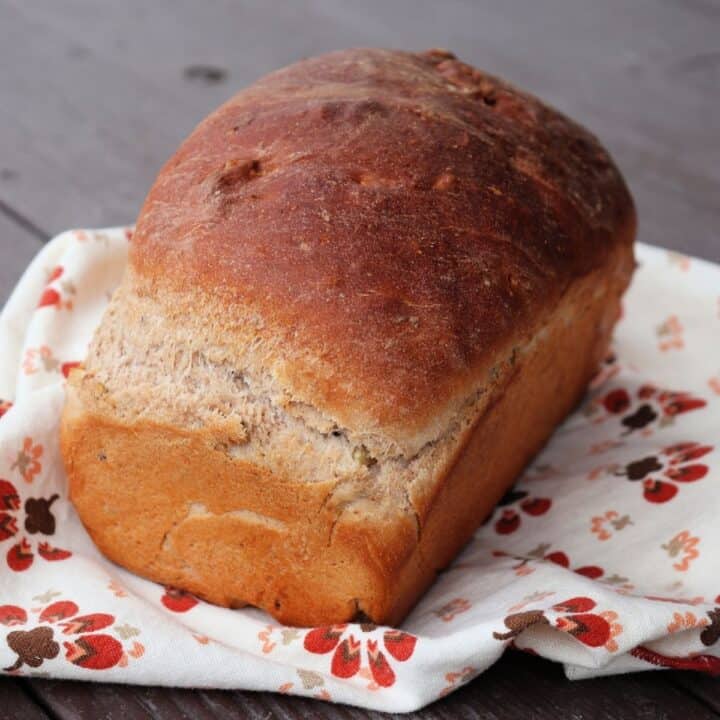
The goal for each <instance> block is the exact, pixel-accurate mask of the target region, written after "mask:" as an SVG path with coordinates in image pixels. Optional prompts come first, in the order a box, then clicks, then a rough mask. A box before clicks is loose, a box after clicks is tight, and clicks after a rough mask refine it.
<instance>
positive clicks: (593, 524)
mask: <svg viewBox="0 0 720 720" xmlns="http://www.w3.org/2000/svg"><path fill="white" fill-rule="evenodd" d="M633 524H634V523H633V521H632V520H631V519H630V516H629V515H623V516H622V517H621V516H620V514H619V513H618V512H616V511H615V510H607V511H606V512H605V513H604V514H603V515H595V516H593V517H592V518H591V520H590V532H591V533H592V534H593V535H597V539H598V540H600V542H603V541H605V540H609V539H610V538H611V537H612V536H613V533H612V531H611V530H610V528H609V527H608V525H609V526H610V527H612V528H613V529H614V530H616V531H618V532H619V531H620V530H624V529H625V528H626V527H627V526H628V525H633Z"/></svg>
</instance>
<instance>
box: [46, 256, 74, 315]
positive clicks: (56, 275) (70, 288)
mask: <svg viewBox="0 0 720 720" xmlns="http://www.w3.org/2000/svg"><path fill="white" fill-rule="evenodd" d="M63 272H64V270H63V268H62V267H61V266H59V265H58V267H56V268H55V269H54V270H53V271H52V272H51V273H50V276H49V277H48V281H47V287H46V288H45V290H43V293H42V295H41V296H40V301H39V302H38V309H40V308H44V307H54V308H55V309H56V310H62V309H63V308H66V309H68V310H72V306H73V303H72V300H67V301H65V302H63V299H62V294H61V292H60V291H61V290H62V292H64V293H67V294H68V295H74V294H75V292H76V290H75V286H74V285H73V284H72V283H71V282H62V283H60V284H59V289H58V283H57V282H56V281H57V280H59V279H60V278H61V277H62V274H63ZM53 284H55V287H51V285H53Z"/></svg>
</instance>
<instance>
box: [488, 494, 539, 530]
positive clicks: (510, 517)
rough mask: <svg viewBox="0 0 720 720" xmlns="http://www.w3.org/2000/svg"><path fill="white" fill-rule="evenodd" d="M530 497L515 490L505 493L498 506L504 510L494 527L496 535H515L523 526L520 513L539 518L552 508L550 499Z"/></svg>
mask: <svg viewBox="0 0 720 720" xmlns="http://www.w3.org/2000/svg"><path fill="white" fill-rule="evenodd" d="M528 495H529V494H528V493H527V492H526V491H524V490H515V489H514V488H513V489H511V490H510V491H508V492H507V493H505V495H504V496H503V498H502V499H501V500H500V502H499V503H498V505H497V506H498V507H499V508H504V509H503V510H502V511H501V513H500V517H499V518H498V519H497V520H496V521H495V525H494V526H493V527H494V528H495V532H496V533H499V534H500V535H509V534H510V533H514V532H515V531H516V530H517V529H518V528H519V527H520V525H521V524H522V518H521V515H520V512H522V513H523V514H525V515H529V516H531V517H537V516H539V515H544V514H545V513H546V512H547V511H548V510H549V509H550V507H551V506H552V500H550V498H534V497H529V496H528ZM508 505H514V506H515V507H507V506H508ZM516 508H517V509H516ZM518 510H519V511H520V512H518Z"/></svg>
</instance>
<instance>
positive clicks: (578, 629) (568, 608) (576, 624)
mask: <svg viewBox="0 0 720 720" xmlns="http://www.w3.org/2000/svg"><path fill="white" fill-rule="evenodd" d="M595 606H596V603H595V601H594V600H592V599H591V598H589V597H573V598H570V599H569V600H565V601H563V602H560V603H557V604H556V605H553V606H552V608H550V611H549V612H553V613H556V614H557V617H556V618H555V622H554V626H555V627H556V628H557V629H558V630H562V631H563V632H566V633H569V634H570V635H572V636H573V637H575V638H576V639H577V640H579V641H580V642H582V643H583V644H584V645H587V646H588V647H592V648H598V647H604V648H606V649H607V650H609V651H610V652H614V651H615V650H617V647H618V646H617V643H616V642H615V640H614V638H615V637H616V636H617V635H619V634H620V633H621V632H622V626H621V625H619V624H617V623H616V622H614V621H615V620H616V619H617V615H616V613H614V612H603V613H596V612H590V611H591V610H594V608H595ZM545 612H546V611H543V610H528V611H525V612H519V613H513V614H512V615H508V616H507V617H506V618H505V620H504V622H505V627H507V628H508V632H502V633H498V632H494V633H493V637H494V638H495V639H496V640H514V639H515V638H516V637H517V636H518V635H520V633H522V632H523V631H524V630H527V628H529V627H532V626H534V625H551V624H552V623H551V622H550V619H549V618H548V617H547V616H546V614H545Z"/></svg>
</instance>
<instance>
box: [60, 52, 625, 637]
mask: <svg viewBox="0 0 720 720" xmlns="http://www.w3.org/2000/svg"><path fill="white" fill-rule="evenodd" d="M634 235H635V212H634V208H633V203H632V199H631V197H630V195H629V193H628V190H627V188H626V186H625V183H624V182H623V179H622V177H621V176H620V174H619V172H618V170H617V168H616V167H615V165H614V164H613V162H612V160H611V159H610V158H609V157H608V154H607V153H606V152H605V150H604V149H603V148H602V147H601V146H600V145H599V143H598V141H597V140H596V139H595V138H594V137H593V136H592V135H591V134H589V133H588V132H587V131H585V130H584V129H582V128H581V127H579V126H578V125H576V124H575V123H573V122H572V121H570V120H568V119H567V118H565V117H564V116H563V115H561V114H560V113H558V112H557V111H555V110H553V109H551V108H549V107H547V106H546V105H544V104H542V103H541V102H540V101H539V100H537V99H536V98H534V97H532V96H530V95H528V94H526V93H524V92H521V91H519V90H517V89H515V88H513V87H512V86H510V85H508V84H506V83H505V82H503V81H501V80H499V79H497V78H495V77H492V76H490V75H487V74H485V73H483V72H481V71H479V70H475V69H474V68H472V67H470V66H469V65H466V64H464V63H462V62H460V61H459V60H457V59H456V58H455V57H454V56H453V55H452V54H451V53H449V52H446V51H440V50H432V51H429V52H426V53H419V54H415V53H409V52H396V51H388V50H365V49H363V50H348V51H343V52H336V53H332V54H329V55H324V56H321V57H317V58H312V59H309V60H305V61H303V62H300V63H297V64H295V65H292V66H290V67H288V68H285V69H283V70H280V71H278V72H275V73H272V74H271V75H269V76H267V77H265V78H264V79H262V80H260V81H259V82H257V83H255V84H254V85H252V86H251V87H249V88H247V89H246V90H244V91H243V92H241V93H240V94H238V95H236V96H235V97H234V98H232V99H231V100H230V101H229V102H227V103H226V104H225V105H223V106H222V107H220V108H219V109H218V110H216V111H215V112H214V113H212V114H211V115H210V116H209V117H208V118H207V119H205V120H204V121H203V122H202V123H200V125H199V126H198V127H197V129H196V130H195V131H194V132H193V133H192V134H191V135H190V137H189V138H188V139H187V140H186V141H185V142H184V143H183V144H182V145H181V147H180V149H179V150H178V151H177V152H176V154H175V155H174V156H173V157H172V158H171V159H170V161H169V162H168V163H167V165H166V166H165V167H164V168H163V170H162V171H161V173H160V175H159V176H158V178H157V181H156V182H155V184H154V186H153V188H152V189H151V191H150V193H149V195H148V197H147V200H146V202H145V204H144V206H143V208H142V211H141V213H140V217H139V219H138V223H137V229H136V232H135V234H134V237H133V239H132V241H131V247H130V260H129V266H128V268H127V272H126V274H125V277H124V280H123V282H122V285H121V287H120V288H119V289H118V290H117V292H116V293H115V295H114V296H113V298H112V301H111V303H110V305H109V307H108V309H107V311H106V313H105V316H104V318H103V320H102V323H101V325H100V327H99V328H98V330H97V332H96V334H95V336H94V339H93V341H92V344H91V346H90V349H89V352H88V356H87V359H86V362H85V363H84V366H83V367H82V368H79V369H77V370H75V371H74V372H73V373H72V375H71V378H70V381H69V383H68V394H67V403H66V406H65V410H64V414H63V421H62V452H63V456H64V460H65V465H66V469H67V474H68V477H69V482H70V493H71V498H72V501H73V503H74V504H75V507H76V508H77V511H78V513H79V514H80V517H81V518H82V521H83V522H84V524H85V526H86V527H87V529H88V531H89V533H90V535H91V536H92V538H93V539H94V541H95V542H96V543H97V545H98V547H99V548H100V549H101V550H102V552H103V553H105V554H106V555H107V557H109V558H110V559H112V560H113V561H115V562H117V563H118V564H120V565H123V566H125V567H127V568H129V569H130V570H132V571H134V572H136V573H138V574H140V575H143V576H145V577H148V578H151V579H153V580H156V581H158V582H161V583H165V584H168V585H173V586H176V587H180V588H183V589H186V590H188V591H190V592H192V593H195V594H196V595H198V596H200V597H202V598H205V599H207V600H209V601H211V602H213V603H217V604H220V605H225V606H229V607H239V606H242V605H245V604H250V605H255V606H257V607H260V608H263V609H265V610H266V611H267V612H269V613H270V614H271V615H272V616H273V617H274V618H276V619H277V620H278V621H281V622H284V623H288V624H291V625H322V624H329V623H340V622H345V621H349V620H352V619H353V618H358V617H361V618H369V619H370V620H372V621H374V622H378V623H399V622H401V621H402V619H403V618H404V617H405V615H406V614H407V613H408V611H409V610H410V609H411V608H412V606H413V605H414V604H415V602H416V601H417V600H418V598H419V597H420V595H421V594H422V593H423V591H424V590H425V589H426V588H427V587H428V586H429V585H430V584H431V583H432V582H433V579H434V577H435V575H436V573H437V572H438V571H439V570H440V569H441V568H443V567H445V566H447V565H448V563H450V562H451V560H452V559H453V557H454V556H455V555H456V554H457V553H458V551H459V550H460V549H461V548H462V547H463V545H464V544H465V543H466V542H467V541H468V539H469V538H470V537H471V535H472V534H473V532H474V531H475V530H476V529H477V527H478V525H479V524H480V523H481V522H482V521H483V519H484V518H485V517H486V516H487V515H488V513H489V512H490V511H491V510H492V508H493V506H494V505H495V503H496V502H497V500H498V499H499V498H500V497H501V496H502V494H503V493H504V492H505V491H506V490H507V488H508V487H509V486H510V485H511V483H512V482H513V480H514V479H515V477H516V476H517V475H518V473H519V472H521V471H522V469H523V467H524V466H525V465H526V464H527V462H528V461H529V460H530V459H531V458H532V457H533V455H535V453H537V451H538V450H539V449H540V448H541V447H542V446H543V444H544V443H545V442H546V441H547V439H548V437H549V436H550V434H551V433H552V432H553V429H554V428H555V427H556V426H557V425H558V423H560V422H561V421H562V420H563V418H564V417H565V416H566V414H567V413H568V412H569V411H570V410H571V409H572V408H573V406H574V405H575V404H576V403H577V401H578V400H579V398H580V397H581V395H582V393H583V391H584V388H585V386H586V384H587V382H588V380H589V379H590V377H591V376H592V374H593V372H594V371H595V369H596V367H597V365H598V362H599V361H600V359H601V358H602V357H603V356H604V354H605V352H606V349H607V346H608V342H609V338H610V334H611V331H612V328H613V325H614V323H615V321H616V319H617V317H618V315H619V307H620V297H621V295H622V293H623V291H624V289H625V288H626V286H627V285H628V282H629V280H630V277H631V274H632V270H633V267H634V261H633V251H632V243H633V239H634Z"/></svg>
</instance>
